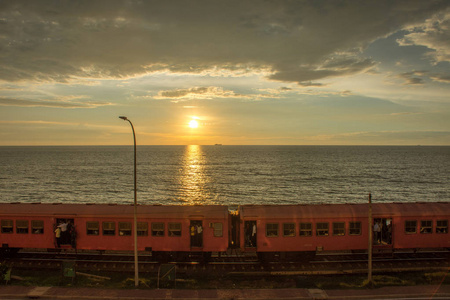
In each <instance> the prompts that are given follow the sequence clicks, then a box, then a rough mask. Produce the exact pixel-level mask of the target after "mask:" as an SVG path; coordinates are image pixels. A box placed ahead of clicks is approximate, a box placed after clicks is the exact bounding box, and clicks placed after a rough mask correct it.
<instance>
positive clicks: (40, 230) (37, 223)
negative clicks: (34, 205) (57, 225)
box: [31, 220, 44, 234]
mask: <svg viewBox="0 0 450 300" xmlns="http://www.w3.org/2000/svg"><path fill="white" fill-rule="evenodd" d="M31 233H33V234H44V221H42V220H31Z"/></svg>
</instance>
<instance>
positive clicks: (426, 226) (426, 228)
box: [420, 220, 433, 233]
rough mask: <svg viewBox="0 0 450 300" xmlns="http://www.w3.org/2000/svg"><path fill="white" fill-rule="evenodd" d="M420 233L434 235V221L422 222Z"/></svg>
mask: <svg viewBox="0 0 450 300" xmlns="http://www.w3.org/2000/svg"><path fill="white" fill-rule="evenodd" d="M420 233H433V221H431V220H426V221H420Z"/></svg>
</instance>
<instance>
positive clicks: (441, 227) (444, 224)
mask: <svg viewBox="0 0 450 300" xmlns="http://www.w3.org/2000/svg"><path fill="white" fill-rule="evenodd" d="M436 233H448V221H447V220H437V221H436Z"/></svg>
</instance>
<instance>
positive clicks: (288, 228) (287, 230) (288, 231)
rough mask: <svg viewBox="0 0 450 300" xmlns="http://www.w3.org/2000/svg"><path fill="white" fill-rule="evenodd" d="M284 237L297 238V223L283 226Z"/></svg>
mask: <svg viewBox="0 0 450 300" xmlns="http://www.w3.org/2000/svg"><path fill="white" fill-rule="evenodd" d="M283 236H295V223H284V224H283Z"/></svg>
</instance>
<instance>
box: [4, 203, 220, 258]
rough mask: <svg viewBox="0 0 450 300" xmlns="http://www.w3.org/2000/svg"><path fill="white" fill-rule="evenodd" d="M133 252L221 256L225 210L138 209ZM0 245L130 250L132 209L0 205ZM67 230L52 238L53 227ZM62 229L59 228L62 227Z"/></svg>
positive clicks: (191, 207)
mask: <svg viewBox="0 0 450 300" xmlns="http://www.w3.org/2000/svg"><path fill="white" fill-rule="evenodd" d="M137 211H138V213H137V216H138V225H137V233H138V250H139V251H145V250H147V251H152V252H153V253H168V252H173V253H178V254H187V253H191V252H203V253H211V252H216V251H217V252H221V251H226V250H227V248H228V208H227V207H226V206H218V205H208V206H160V205H140V206H138V210H137ZM0 222H1V228H0V244H1V245H2V248H3V249H10V248H47V249H53V248H58V245H57V244H58V243H60V247H62V248H76V249H79V250H120V251H132V250H133V249H134V238H133V230H132V229H133V206H132V205H107V204H4V203H2V204H0ZM61 225H64V226H63V227H60V228H64V227H66V228H67V230H66V231H64V232H62V233H61V234H60V235H61V236H60V238H58V239H57V238H56V233H55V229H56V228H57V226H61ZM64 229H65V228H64Z"/></svg>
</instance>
